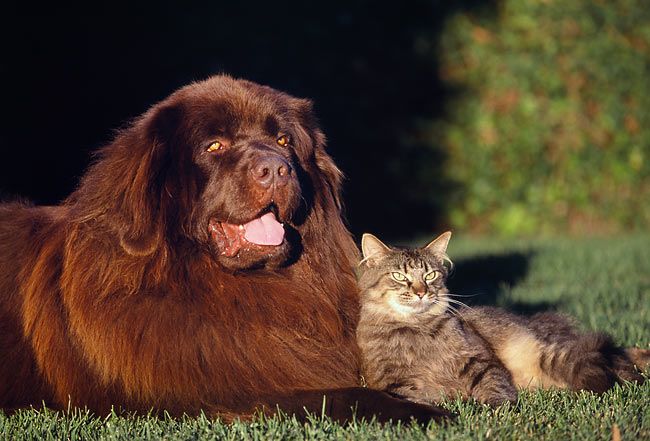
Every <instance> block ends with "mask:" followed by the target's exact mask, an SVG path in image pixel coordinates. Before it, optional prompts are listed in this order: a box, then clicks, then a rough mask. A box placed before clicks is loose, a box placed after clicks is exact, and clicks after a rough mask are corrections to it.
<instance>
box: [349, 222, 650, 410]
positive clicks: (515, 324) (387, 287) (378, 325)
mask: <svg viewBox="0 0 650 441" xmlns="http://www.w3.org/2000/svg"><path fill="white" fill-rule="evenodd" d="M450 238H451V233H450V232H446V233H444V234H442V235H440V236H439V237H438V238H436V239H435V240H433V241H432V242H431V243H429V244H428V245H427V246H425V247H423V248H418V249H396V248H391V247H388V246H386V245H384V244H383V243H382V242H381V241H380V240H379V239H377V238H376V237H375V236H373V235H371V234H365V235H364V236H363V240H362V251H363V260H362V261H361V263H360V264H359V267H358V272H357V276H358V281H359V285H360V288H361V316H360V321H359V326H358V329H357V340H358V342H359V347H360V348H361V352H362V360H363V364H362V369H363V377H364V379H365V381H366V383H367V385H368V386H369V387H372V388H375V389H381V390H385V391H387V392H389V393H392V394H394V395H397V396H399V397H402V398H406V399H410V400H412V401H416V402H420V403H434V402H438V401H440V400H441V399H443V398H444V397H445V396H452V397H453V396H456V395H458V394H459V395H460V396H461V397H463V398H465V399H467V398H470V397H473V398H475V399H476V400H478V401H479V402H482V403H487V404H489V405H492V406H498V405H500V404H503V403H505V402H508V401H510V402H512V401H516V399H517V388H538V387H543V388H548V387H558V388H568V389H572V390H580V389H586V390H591V391H594V392H603V391H605V390H607V389H608V388H610V387H612V386H613V385H614V384H615V383H616V382H620V381H621V380H627V381H643V379H644V377H643V376H642V375H641V374H640V373H639V372H638V371H637V369H636V367H635V364H637V365H640V366H646V365H647V364H648V363H649V362H650V350H643V349H638V348H631V349H627V350H625V349H622V348H619V347H617V346H616V345H615V344H614V343H613V342H612V340H611V338H610V337H608V336H607V335H605V334H602V333H584V332H581V331H579V330H578V328H577V327H576V325H575V324H574V322H573V321H572V320H571V319H570V318H568V317H566V316H564V315H561V314H557V313H551V312H545V313H540V314H536V315H534V316H532V317H523V316H518V315H515V314H512V313H509V312H507V311H505V310H502V309H498V308H494V307H473V308H469V307H466V306H465V305H463V304H462V303H461V302H459V301H458V300H456V297H457V296H455V295H453V294H450V293H449V291H448V290H447V288H446V287H445V281H446V279H447V276H448V274H449V270H450V267H451V261H450V260H449V258H448V257H447V254H446V251H447V245H448V243H449V239H450Z"/></svg>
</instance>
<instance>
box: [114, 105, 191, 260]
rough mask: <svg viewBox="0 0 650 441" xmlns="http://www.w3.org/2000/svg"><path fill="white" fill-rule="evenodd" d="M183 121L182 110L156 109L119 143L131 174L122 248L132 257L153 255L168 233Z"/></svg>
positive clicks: (123, 204) (123, 197) (123, 200)
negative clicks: (175, 156)
mask: <svg viewBox="0 0 650 441" xmlns="http://www.w3.org/2000/svg"><path fill="white" fill-rule="evenodd" d="M180 118H181V109H180V108H179V107H178V106H173V105H167V106H162V107H160V108H154V109H152V110H151V111H150V112H148V113H147V114H145V116H144V117H143V118H142V120H140V121H138V122H136V124H134V126H133V127H132V128H131V129H130V132H131V133H129V134H128V136H125V137H124V139H123V140H118V141H121V142H122V143H125V144H126V145H123V146H121V147H122V148H121V149H120V150H121V154H122V155H125V156H126V157H124V158H123V161H124V166H125V167H126V168H127V169H128V170H129V174H130V176H129V177H127V178H126V180H127V181H128V183H124V184H123V187H124V188H122V189H121V190H120V192H121V194H120V195H118V198H119V199H120V207H119V208H120V210H119V211H120V214H121V215H122V218H123V219H122V220H123V224H122V225H121V228H120V232H119V234H120V245H121V246H122V248H124V250H125V251H126V252H127V253H129V254H132V255H137V256H144V255H149V254H151V253H153V252H154V251H155V250H156V249H157V248H158V246H159V245H160V243H161V242H162V240H163V238H164V234H165V233H166V231H165V230H166V227H167V222H168V220H169V218H170V216H169V213H168V212H169V210H170V209H171V208H172V207H171V205H172V201H174V197H173V195H172V194H171V192H170V189H169V188H168V186H169V180H170V179H171V176H173V175H174V173H172V170H171V167H172V166H173V161H172V157H173V153H174V149H175V147H176V146H175V138H176V137H177V135H178V134H177V130H178V127H179V124H180ZM129 144H130V145H129ZM117 184H119V182H117Z"/></svg>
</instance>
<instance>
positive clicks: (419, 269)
mask: <svg viewBox="0 0 650 441" xmlns="http://www.w3.org/2000/svg"><path fill="white" fill-rule="evenodd" d="M450 238H451V232H449V231H447V232H446V233H443V234H441V235H440V236H438V237H437V238H435V239H434V240H432V241H431V242H430V243H429V244H428V245H426V246H424V247H422V248H404V249H400V248H394V247H389V246H388V245H385V244H384V243H383V242H382V241H381V240H379V239H378V238H376V237H375V236H373V235H372V234H368V233H366V234H364V235H363V239H362V240H361V250H362V252H363V260H361V262H360V263H359V266H358V268H357V280H358V282H359V287H360V289H361V303H362V307H363V308H365V309H366V311H369V310H372V311H375V312H381V313H382V314H384V315H390V316H394V317H395V318H397V319H405V318H409V317H422V316H429V315H438V314H441V313H443V312H444V311H445V310H446V309H447V307H448V305H449V302H448V296H447V294H448V291H447V288H446V286H445V281H446V279H447V275H448V274H449V270H450V266H451V261H450V260H449V257H448V256H447V245H448V244H449V239H450Z"/></svg>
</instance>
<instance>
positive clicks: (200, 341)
mask: <svg viewBox="0 0 650 441" xmlns="http://www.w3.org/2000/svg"><path fill="white" fill-rule="evenodd" d="M324 143H325V141H324V136H323V134H322V133H321V131H320V130H319V129H318V127H317V125H316V123H315V121H314V117H313V116H312V113H311V104H310V102H309V101H306V100H300V99H296V98H293V97H290V96H288V95H286V94H284V93H281V92H278V91H275V90H273V89H271V88H268V87H263V86H259V85H257V84H254V83H251V82H248V81H242V80H235V79H232V78H229V77H226V76H217V77H213V78H211V79H209V80H207V81H204V82H200V83H196V84H192V85H190V86H187V87H185V88H183V89H180V90H179V91H177V92H176V93H174V94H172V95H171V96H170V97H169V98H167V99H166V100H164V101H162V102H161V103H159V104H157V105H155V106H154V107H152V108H151V109H150V110H149V111H148V112H146V113H145V114H144V115H143V116H142V117H140V118H139V119H137V120H136V121H135V122H133V124H132V125H131V126H130V127H129V128H127V129H125V130H123V131H122V132H121V133H119V134H118V136H117V137H116V139H115V140H114V141H113V142H112V143H111V144H110V145H108V146H106V147H105V148H103V149H102V150H101V152H100V154H99V156H98V159H97V161H96V163H95V164H94V165H93V166H92V167H91V168H90V169H89V170H88V172H87V173H86V174H85V176H84V177H83V179H82V181H81V184H80V186H79V189H78V190H77V191H75V192H74V193H73V194H72V195H71V196H70V197H69V198H68V199H67V200H65V201H64V202H63V204H62V205H60V206H58V207H32V206H29V205H26V204H21V203H11V204H5V205H2V206H0V357H1V363H0V406H1V407H2V408H5V409H8V408H16V407H21V406H26V405H37V406H38V405H40V404H41V403H42V402H43V401H45V403H46V404H47V405H49V406H52V407H56V408H64V407H67V406H68V403H71V404H72V405H74V406H87V407H88V408H90V409H92V410H94V411H96V412H100V413H103V412H107V411H108V410H109V409H110V407H111V405H117V406H120V407H122V408H124V409H129V410H138V411H147V410H149V409H152V408H153V409H165V410H167V411H169V412H171V413H172V414H176V415H178V414H182V413H189V414H196V413H197V412H199V411H200V410H201V409H203V410H205V411H207V412H209V413H212V414H219V415H222V416H225V417H232V416H236V415H250V414H251V413H252V412H254V411H255V409H262V408H264V409H266V410H267V411H271V412H272V411H273V410H274V409H275V408H276V405H277V406H279V407H280V408H281V409H283V410H285V411H287V412H290V413H297V414H299V415H304V412H305V410H306V411H312V412H316V413H319V414H320V412H321V409H322V406H323V397H324V396H327V399H326V402H325V410H326V411H327V412H328V413H329V414H330V415H331V416H332V417H334V418H336V419H338V420H346V419H348V418H349V417H350V416H351V411H352V408H353V407H356V409H357V415H358V416H360V417H370V416H372V415H376V416H378V417H379V419H380V420H388V419H390V418H392V419H408V418H409V417H410V416H414V417H416V418H417V419H419V420H427V419H429V418H440V417H443V416H445V415H446V413H445V412H444V411H441V410H439V409H435V408H432V407H428V406H422V405H418V404H413V403H410V402H407V401H403V400H400V399H396V398H393V397H391V396H388V395H386V394H384V393H382V392H377V391H373V390H368V389H363V388H358V387H355V386H356V385H358V384H359V365H358V363H359V361H358V359H359V356H358V353H357V346H356V343H355V338H354V328H355V325H356V321H357V314H358V304H357V302H358V298H357V295H358V293H357V288H356V285H355V281H354V276H353V273H352V266H353V262H354V261H355V259H356V258H357V255H356V253H357V251H356V248H355V246H354V244H353V241H352V239H351V237H350V235H349V233H348V231H347V230H346V228H345V226H344V224H343V222H342V220H341V214H340V202H339V193H340V183H341V173H340V172H339V170H338V169H337V168H336V166H335V165H334V163H333V162H332V160H331V158H330V157H329V156H328V155H327V153H326V152H325V150H324Z"/></svg>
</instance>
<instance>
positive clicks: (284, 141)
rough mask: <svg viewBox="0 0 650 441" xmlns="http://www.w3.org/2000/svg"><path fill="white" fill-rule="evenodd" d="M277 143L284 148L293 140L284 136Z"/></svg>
mask: <svg viewBox="0 0 650 441" xmlns="http://www.w3.org/2000/svg"><path fill="white" fill-rule="evenodd" d="M276 141H277V143H278V144H279V145H281V146H282V147H284V146H286V145H288V144H289V143H290V142H291V138H289V136H288V135H282V136H280V137H279V138H278V139H277V140H276Z"/></svg>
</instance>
